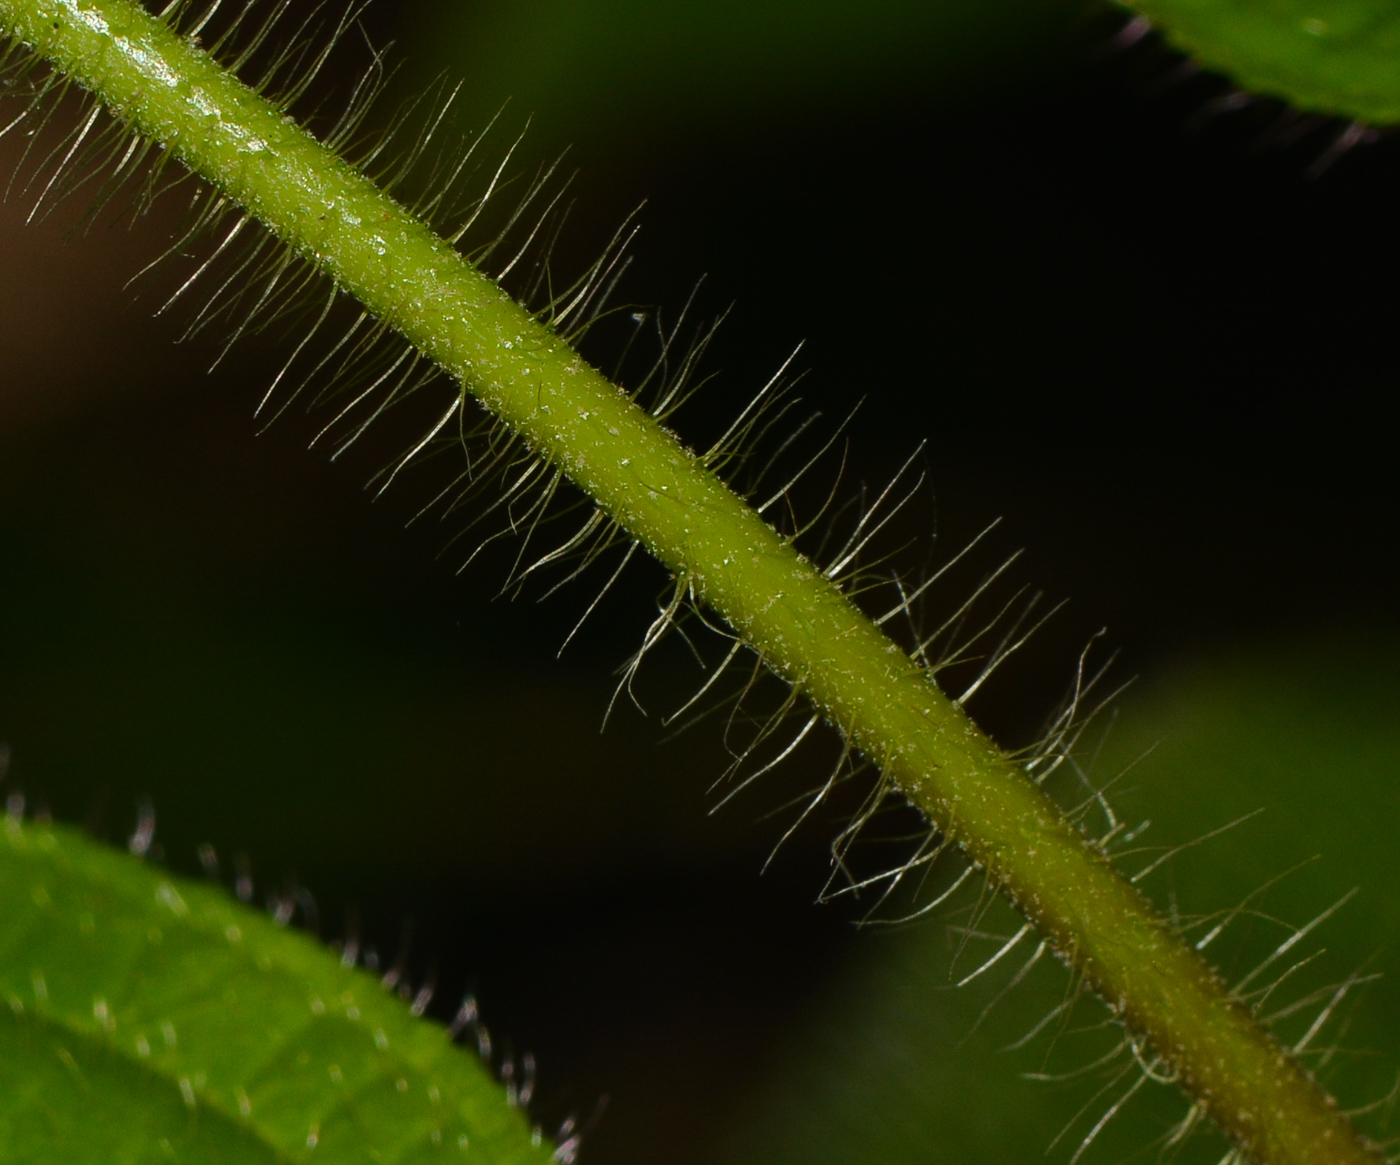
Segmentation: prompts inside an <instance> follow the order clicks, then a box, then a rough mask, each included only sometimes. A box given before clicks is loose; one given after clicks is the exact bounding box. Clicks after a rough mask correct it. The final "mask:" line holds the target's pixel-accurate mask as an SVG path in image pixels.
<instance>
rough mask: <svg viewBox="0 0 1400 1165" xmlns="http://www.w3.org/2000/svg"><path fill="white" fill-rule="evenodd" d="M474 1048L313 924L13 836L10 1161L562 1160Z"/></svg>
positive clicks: (3, 1011)
mask: <svg viewBox="0 0 1400 1165" xmlns="http://www.w3.org/2000/svg"><path fill="white" fill-rule="evenodd" d="M551 1150H552V1146H550V1145H546V1144H541V1143H539V1141H538V1138H537V1137H532V1133H531V1130H530V1128H529V1127H528V1125H527V1123H526V1120H525V1118H524V1115H523V1114H522V1113H521V1112H519V1111H518V1110H515V1109H512V1108H511V1107H509V1106H508V1104H507V1101H506V1095H505V1092H504V1090H503V1088H502V1087H501V1085H500V1084H498V1083H497V1082H496V1081H495V1080H493V1079H492V1077H491V1074H490V1072H489V1071H488V1070H487V1068H486V1067H485V1066H484V1065H483V1064H482V1063H481V1062H480V1061H479V1060H478V1059H477V1058H476V1056H475V1055H474V1054H471V1053H468V1052H466V1051H463V1050H462V1049H461V1048H458V1047H456V1046H455V1045H454V1044H453V1043H452V1041H451V1039H450V1038H449V1036H448V1033H447V1032H446V1030H445V1029H443V1028H442V1027H440V1026H438V1025H436V1024H433V1023H430V1022H428V1021H425V1020H422V1019H419V1018H418V1017H416V1016H414V1015H413V1014H412V1012H411V1011H410V1009H409V1007H408V1005H407V1004H406V1003H404V1001H403V1000H401V999H399V998H398V996H396V995H394V994H393V993H391V992H388V991H385V990H384V989H383V988H381V987H380V985H379V983H378V982H377V981H376V980H375V979H374V978H373V977H371V976H370V975H368V974H367V973H366V972H364V971H362V970H357V969H355V968H348V967H344V966H342V965H341V963H340V960H339V959H338V958H336V957H335V955H334V954H333V953H332V952H330V951H328V950H326V949H325V948H323V947H321V946H320V945H319V944H317V943H316V942H315V941H313V940H312V939H311V938H309V937H307V936H306V935H303V934H299V933H296V932H293V931H288V930H285V929H283V928H281V927H279V926H277V925H276V924H275V923H274V922H273V921H272V920H271V919H270V918H268V917H266V916H265V915H262V914H259V913H257V912H256V911H253V910H250V909H248V908H246V907H243V906H240V905H239V904H238V903H236V902H233V901H231V900H230V899H229V898H228V897H227V896H226V895H225V894H224V893H223V891H221V890H220V889H219V888H217V887H214V886H209V885H202V884H199V883H193V882H189V881H186V880H184V879H180V878H176V877H173V876H171V875H170V874H168V873H166V872H165V871H163V870H160V869H158V868H155V867H151V866H148V865H145V864H143V863H140V862H137V861H135V860H133V859H131V858H129V857H127V856H126V855H124V854H119V853H115V852H112V851H110V850H108V849H106V848H104V847H102V846H100V845H97V844H95V843H93V842H90V841H87V840H85V839H83V838H82V837H81V836H80V835H78V834H76V833H74V832H73V831H71V830H66V829H62V828H58V827H53V828H49V827H41V826H36V825H32V824H24V823H22V822H21V821H20V819H19V818H17V817H15V816H13V815H12V816H10V817H8V818H7V819H6V820H5V823H4V826H3V828H2V829H0V1161H4V1162H17V1161H75V1162H76V1161H84V1162H99V1161H101V1162H109V1161H110V1162H146V1161H152V1162H155V1161H190V1162H199V1163H200V1165H212V1163H222V1162H230V1163H233V1162H237V1163H244V1162H273V1161H277V1162H282V1161H301V1160H314V1161H318V1162H327V1163H331V1162H351V1161H353V1162H412V1161H433V1162H442V1161H455V1160H461V1161H467V1162H471V1161H477V1162H483V1163H507V1162H509V1163H512V1165H513V1163H516V1162H521V1163H523V1162H537V1163H539V1162H545V1161H548V1160H549V1159H550V1153H551Z"/></svg>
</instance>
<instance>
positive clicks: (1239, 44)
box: [1132, 0, 1400, 125]
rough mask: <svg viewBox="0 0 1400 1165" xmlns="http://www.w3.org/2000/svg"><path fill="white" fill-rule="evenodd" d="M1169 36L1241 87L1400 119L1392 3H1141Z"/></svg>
mask: <svg viewBox="0 0 1400 1165" xmlns="http://www.w3.org/2000/svg"><path fill="white" fill-rule="evenodd" d="M1132 6H1133V7H1134V8H1136V9H1137V10H1138V11H1139V12H1141V13H1142V14H1143V15H1144V16H1146V17H1147V18H1148V19H1150V20H1151V21H1152V22H1153V23H1154V24H1156V25H1158V26H1159V27H1160V28H1161V30H1162V32H1163V33H1164V34H1165V35H1166V38H1167V39H1168V40H1169V41H1170V42H1171V43H1172V44H1174V45H1175V46H1176V47H1177V48H1179V49H1181V50H1182V51H1183V52H1186V53H1189V54H1190V55H1191V56H1192V57H1194V58H1195V59H1196V60H1197V61H1198V62H1199V63H1200V64H1201V65H1204V66H1205V67H1206V68H1207V69H1211V70H1214V71H1216V72H1220V73H1224V74H1225V75H1226V76H1227V77H1229V78H1230V79H1231V80H1232V81H1233V82H1234V83H1235V84H1236V85H1238V86H1239V87H1240V88H1241V89H1243V90H1245V91H1246V92H1250V93H1257V94H1262V95H1264V96H1269V97H1280V98H1282V99H1283V100H1285V101H1287V102H1289V103H1291V104H1292V105H1294V106H1296V107H1297V108H1299V109H1301V110H1303V111H1304V112H1306V113H1322V114H1326V115H1328V116H1333V117H1346V118H1351V119H1353V120H1356V121H1362V122H1366V123H1367V124H1369V125H1390V124H1393V123H1395V122H1397V121H1400V69H1397V68H1396V66H1395V63H1396V61H1397V60H1400V8H1397V7H1396V5H1395V4H1394V3H1392V2H1391V0H1134V2H1133V4H1132Z"/></svg>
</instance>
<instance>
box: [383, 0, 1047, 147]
mask: <svg viewBox="0 0 1400 1165" xmlns="http://www.w3.org/2000/svg"><path fill="white" fill-rule="evenodd" d="M1067 7H1068V6H1067V5H1065V4H1064V3H1062V2H1061V0H987V2H986V3H980V4H963V3H956V2H953V0H816V2H812V0H772V2H769V3H763V4H754V3H748V2H746V0H713V2H706V0H670V2H668V3H659V4H658V3H650V2H648V0H587V2H581V0H481V2H480V3H473V4H452V5H445V6H436V7H429V8H426V9H424V10H423V13H424V14H423V16H422V17H421V18H420V23H419V25H418V27H417V29H416V30H415V32H414V33H413V34H412V35H411V38H410V44H411V49H412V51H413V52H414V54H415V56H418V55H422V54H427V55H428V56H429V57H430V58H432V59H436V60H438V61H440V62H441V63H442V64H443V66H444V68H446V69H447V70H449V71H450V72H451V74H453V75H454V76H455V75H461V76H465V77H467V78H470V93H469V94H468V97H467V100H468V101H471V102H474V103H477V104H481V103H483V102H485V103H489V102H499V101H500V100H502V99H503V98H509V99H510V100H511V101H512V102H513V103H514V105H515V108H516V109H517V110H519V111H522V112H524V113H529V114H532V115H534V117H535V120H536V133H537V134H539V135H542V138H543V140H546V141H551V142H553V141H560V142H565V143H567V142H569V141H571V140H572V141H579V140H584V141H587V142H588V143H589V144H590V145H594V144H597V143H599V142H601V141H607V142H608V143H609V145H610V147H611V148H612V149H616V148H618V146H620V145H625V144H627V143H630V142H634V141H637V140H639V139H644V138H646V137H649V136H668V135H672V134H675V133H677V132H686V131H695V130H697V129H699V130H713V129H718V128H720V127H724V128H730V127H735V128H737V127H742V126H744V125H746V124H747V125H752V123H753V122H754V121H755V120H757V121H758V122H764V121H772V120H774V119H776V118H779V117H782V116H784V115H790V114H792V113H794V112H797V113H800V114H801V115H802V116H810V115H811V113H812V111H813V110H814V109H819V108H823V107H826V108H832V109H835V108H840V109H842V110H843V111H844V112H846V113H847V114H849V112H850V111H851V110H852V109H858V108H864V107H871V106H877V105H878V104H879V103H881V102H882V101H887V100H889V98H890V95H891V94H894V93H898V92H900V91H901V90H903V91H910V92H925V93H927V92H928V91H930V90H944V91H952V90H956V89H957V88H959V87H962V86H967V85H969V84H975V82H974V80H973V79H974V78H976V77H978V76H979V75H980V74H984V73H985V72H986V71H988V70H989V69H991V70H992V71H994V72H996V73H998V74H1000V73H1001V72H1002V71H1003V68H1004V64H1005V62H1007V61H1008V60H1015V61H1017V62H1018V63H1024V62H1025V60H1026V58H1027V57H1028V56H1029V55H1030V54H1029V47H1030V46H1031V45H1033V44H1035V43H1037V41H1041V42H1043V38H1044V36H1045V33H1046V30H1047V29H1048V28H1050V27H1061V26H1063V24H1064V22H1065V12H1066V9H1067ZM999 65H1001V66H1003V68H999V67H998V66H999Z"/></svg>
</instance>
